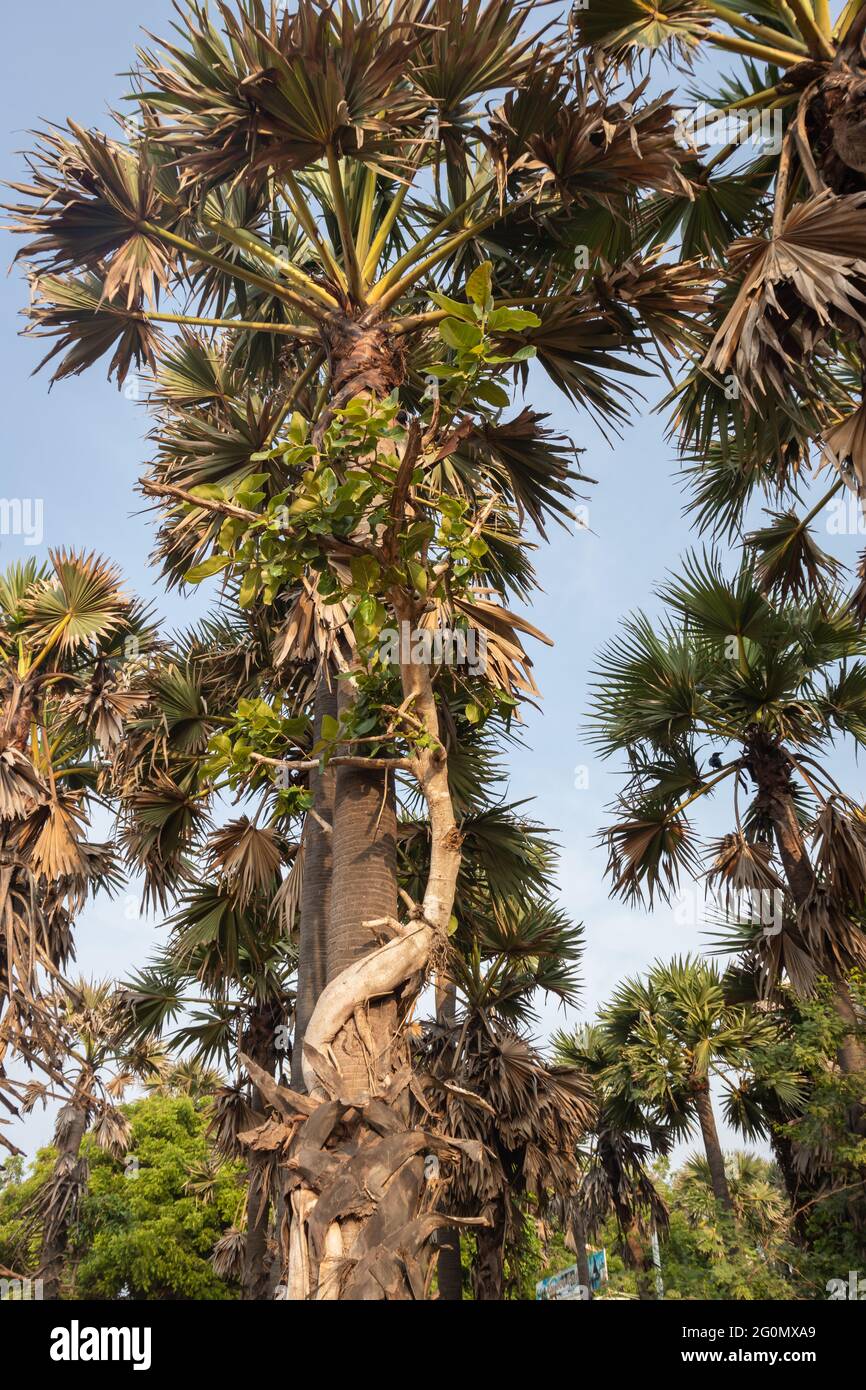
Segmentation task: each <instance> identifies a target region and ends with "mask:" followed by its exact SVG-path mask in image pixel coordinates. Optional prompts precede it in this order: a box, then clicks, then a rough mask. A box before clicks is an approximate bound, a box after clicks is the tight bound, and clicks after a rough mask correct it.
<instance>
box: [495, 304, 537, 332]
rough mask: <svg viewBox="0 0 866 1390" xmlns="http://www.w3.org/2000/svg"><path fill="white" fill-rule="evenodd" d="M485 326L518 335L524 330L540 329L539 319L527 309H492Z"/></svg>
mask: <svg viewBox="0 0 866 1390" xmlns="http://www.w3.org/2000/svg"><path fill="white" fill-rule="evenodd" d="M487 326H488V328H489V329H490V331H491V332H493V331H494V330H495V329H497V330H499V331H500V332H502V333H506V332H507V333H520V332H521V331H522V330H523V329H524V328H540V327H541V319H540V318H539V317H538V315H537V314H533V313H531V312H530V310H529V309H494V311H493V313H492V314H491V315H490V318H489V319H488V320H487Z"/></svg>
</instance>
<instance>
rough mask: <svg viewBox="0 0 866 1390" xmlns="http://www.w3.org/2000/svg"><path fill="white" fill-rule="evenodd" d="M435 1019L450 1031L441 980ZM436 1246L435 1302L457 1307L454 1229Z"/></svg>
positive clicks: (449, 1001)
mask: <svg viewBox="0 0 866 1390" xmlns="http://www.w3.org/2000/svg"><path fill="white" fill-rule="evenodd" d="M436 1017H437V1019H438V1021H439V1022H440V1023H441V1024H442V1025H443V1026H445V1027H453V1026H454V1024H455V1022H456V1020H457V991H456V989H455V987H454V985H453V983H452V982H451V981H450V980H448V979H445V978H444V977H443V976H440V977H439V979H438V980H437V982H436ZM438 1243H439V1255H438V1258H437V1261H436V1278H437V1283H438V1285H439V1298H440V1300H442V1301H443V1302H446V1303H459V1302H460V1301H461V1300H462V1298H463V1264H462V1262H461V1259H460V1232H459V1230H458V1229H457V1227H456V1226H449V1227H447V1228H446V1229H445V1230H443V1231H440V1233H439V1242H438Z"/></svg>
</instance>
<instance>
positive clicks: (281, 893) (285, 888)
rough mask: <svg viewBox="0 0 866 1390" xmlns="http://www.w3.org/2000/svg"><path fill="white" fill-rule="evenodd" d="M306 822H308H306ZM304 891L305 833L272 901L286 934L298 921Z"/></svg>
mask: <svg viewBox="0 0 866 1390" xmlns="http://www.w3.org/2000/svg"><path fill="white" fill-rule="evenodd" d="M305 824H306V823H305ZM303 891H304V833H303V831H302V832H301V839H300V843H299V845H298V848H297V851H296V853H295V856H294V859H293V860H292V866H291V868H290V869H289V872H288V873H287V874H286V876H285V878H284V879H283V881H282V883H281V884H280V886H279V888H278V889H277V891H276V893H275V894H274V899H273V902H272V903H271V911H272V912H273V913H274V915H275V916H276V918H277V920H278V921H279V922H280V924H281V926H282V930H283V933H284V935H285V936H290V935H291V933H292V932H293V931H294V930H295V927H296V925H297V922H298V912H299V911H300V907H301V894H302V893H303Z"/></svg>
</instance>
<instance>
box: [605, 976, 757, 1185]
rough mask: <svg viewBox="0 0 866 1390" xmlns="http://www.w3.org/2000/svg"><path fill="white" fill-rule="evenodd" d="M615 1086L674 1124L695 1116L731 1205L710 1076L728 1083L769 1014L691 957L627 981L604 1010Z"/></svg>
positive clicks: (679, 1126) (683, 1125)
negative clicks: (745, 1004) (735, 999)
mask: <svg viewBox="0 0 866 1390" xmlns="http://www.w3.org/2000/svg"><path fill="white" fill-rule="evenodd" d="M600 1020H601V1028H602V1030H603V1032H604V1034H605V1037H606V1039H607V1045H608V1049H609V1052H610V1055H611V1058H612V1060H611V1063H610V1067H609V1073H608V1075H609V1077H610V1080H611V1083H612V1085H613V1088H614V1090H615V1091H620V1092H624V1093H626V1094H627V1093H628V1092H629V1091H631V1092H633V1094H634V1095H635V1097H636V1098H637V1099H638V1101H639V1102H641V1103H643V1104H644V1105H645V1106H646V1107H647V1109H648V1110H649V1111H650V1112H651V1113H652V1114H653V1115H654V1116H655V1118H656V1119H657V1120H658V1121H659V1122H660V1123H664V1124H667V1125H669V1126H670V1127H671V1128H672V1130H673V1131H674V1132H675V1133H676V1132H680V1133H687V1132H688V1131H689V1130H690V1129H691V1128H692V1126H693V1124H694V1122H695V1121H697V1123H698V1125H699V1127H700V1132H701V1137H702V1139H703V1142H704V1150H705V1152H706V1158H707V1163H708V1165H709V1170H710V1173H711V1175H712V1185H713V1192H714V1193H715V1196H716V1198H717V1200H718V1201H719V1202H720V1203H721V1204H722V1206H723V1207H725V1208H726V1209H727V1210H728V1211H733V1205H732V1202H731V1194H730V1190H729V1187H728V1182H727V1178H726V1175H725V1160H724V1155H723V1153H722V1146H721V1142H720V1140H719V1134H718V1128H717V1125H716V1118H715V1113H714V1110H713V1102H712V1095H711V1091H710V1082H711V1080H712V1079H713V1078H715V1079H717V1080H718V1081H720V1082H721V1083H722V1085H723V1086H725V1087H726V1088H727V1087H730V1086H731V1085H732V1084H735V1080H736V1078H737V1076H738V1075H739V1072H740V1071H741V1070H742V1069H743V1068H744V1067H745V1065H746V1063H747V1062H748V1059H749V1055H750V1053H751V1051H752V1049H753V1048H755V1047H758V1046H760V1044H761V1042H762V1041H766V1040H768V1039H769V1037H770V1035H771V1032H772V1029H771V1025H770V1024H769V1023H768V1021H767V1020H766V1019H764V1018H762V1017H761V1016H760V1015H756V1014H754V1013H752V1012H750V1011H749V1010H747V1009H745V1008H741V1007H739V1006H737V1005H732V1004H730V1003H728V1001H727V1000H726V998H725V994H724V990H723V987H722V978H721V975H720V973H719V972H718V970H717V969H716V968H715V967H714V966H712V965H708V964H705V963H704V962H702V961H699V960H695V959H692V958H689V957H686V958H685V959H683V960H674V961H672V962H671V963H670V964H662V963H661V962H659V963H657V964H656V965H654V966H653V968H652V970H650V972H649V974H648V975H647V977H646V979H645V980H643V979H632V980H626V981H625V982H624V983H623V984H621V985H619V986H618V987H617V989H616V990H615V991H614V994H613V997H612V999H611V1001H610V1003H608V1004H607V1005H605V1007H604V1008H603V1009H602V1010H601V1013H600Z"/></svg>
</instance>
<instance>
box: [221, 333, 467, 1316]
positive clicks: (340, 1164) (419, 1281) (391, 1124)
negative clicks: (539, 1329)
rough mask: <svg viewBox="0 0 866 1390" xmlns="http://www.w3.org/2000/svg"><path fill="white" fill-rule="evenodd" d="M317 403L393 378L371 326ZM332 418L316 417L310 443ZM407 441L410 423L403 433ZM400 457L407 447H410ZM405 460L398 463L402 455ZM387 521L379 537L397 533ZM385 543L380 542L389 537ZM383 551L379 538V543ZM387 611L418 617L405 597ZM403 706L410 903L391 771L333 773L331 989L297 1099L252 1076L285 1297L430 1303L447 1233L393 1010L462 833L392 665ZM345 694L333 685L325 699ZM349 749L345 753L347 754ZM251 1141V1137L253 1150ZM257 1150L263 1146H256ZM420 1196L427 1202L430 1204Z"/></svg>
mask: <svg viewBox="0 0 866 1390" xmlns="http://www.w3.org/2000/svg"><path fill="white" fill-rule="evenodd" d="M329 346H330V352H331V362H330V366H331V383H332V387H331V389H332V396H331V401H330V409H333V407H334V406H335V405H337V404H339V403H340V402H341V401H343V400H349V399H351V398H352V396H354V395H356V394H358V393H359V392H370V393H371V394H373V395H378V396H382V395H385V394H387V392H388V391H389V390H390V389H391V388H392V387H393V386H394V385H397V384H399V382H400V380H402V372H403V364H402V359H401V357H400V354H399V350H398V349H397V348H395V347H394V345H393V344H391V343H389V341H388V338H387V334H386V333H385V332H384V330H383V329H382V328H381V326H378V327H377V326H373V327H372V328H371V327H369V326H367V327H364V326H363V325H360V326H359V325H358V324H354V325H352V324H342V325H339V324H338V325H336V327H335V326H334V325H333V324H332V325H331V326H330V328H329ZM328 413H329V411H328V410H327V409H326V410H325V411H324V412H323V414H322V416H321V417H320V420H319V423H318V425H317V428H316V432H315V437H318V438H321V435H322V431H323V428H324V427H325V426H326V423H327V418H328ZM415 431H416V434H415V439H416V443H417V439H418V435H417V426H416V427H415ZM407 448H408V445H407ZM410 462H411V460H410ZM398 512H399V515H397V516H395V517H394V518H393V526H391V527H389V528H388V531H387V534H389V535H390V534H392V533H393V535H394V537H396V534H397V530H396V528H397V527H399V525H400V524H401V523H402V521H403V509H402V505H401V504H399V503H398ZM389 543H390V542H389ZM382 548H383V550H384V549H385V542H383V543H382ZM393 601H394V609H395V612H394V616H395V618H396V620H397V624H398V629H399V624H400V623H401V622H402V621H403V620H404V619H405V620H408V621H410V623H414V622H417V619H418V617H419V614H420V605H419V607H418V609H417V611H416V608H415V607H414V606H413V603H412V601H411V600H410V599H409V597H408V596H407V594H406V593H405V591H403V590H402V589H397V590H395V592H394V595H393ZM400 677H401V683H402V686H403V697H404V704H403V708H404V709H407V710H408V709H409V708H410V707H411V711H412V713H411V718H412V721H413V727H414V728H415V729H419V730H420V731H422V732H424V733H426V734H427V739H426V740H425V741H424V742H423V743H422V744H421V745H420V746H419V747H418V748H417V749H416V750H415V751H413V753H412V755H411V757H410V758H407V759H406V760H405V762H406V767H405V770H406V771H410V772H411V773H412V774H413V775H414V777H415V779H416V781H417V784H418V786H419V787H420V790H421V793H422V795H423V797H424V800H425V803H426V806H427V812H428V815H429V821H430V840H431V848H430V867H429V872H428V877H427V883H426V887H425V892H424V899H423V902H421V903H419V904H417V905H413V907H412V908H411V910H410V913H409V916H408V920H406V919H404V920H402V921H401V920H400V919H399V918H398V915H397V904H398V893H397V876H396V829H397V827H396V798H395V792H394V783H393V776H392V774H391V772H390V769H389V770H388V772H387V774H385V775H383V772H382V771H380V770H374V769H371V768H367V767H362V766H358V765H357V764H355V765H352V766H346V765H345V764H344V765H341V766H340V767H339V768H338V769H337V776H336V780H335V788H334V829H333V837H332V878H331V904H330V924H329V932H328V943H327V975H328V982H327V984H326V986H325V988H324V990H323V991H322V992H321V994H320V995H319V997H318V1000H317V1001H316V1004H315V1007H314V1009H313V1012H312V1015H311V1017H310V1018H309V1020H308V1022H307V1026H306V1030H305V1036H304V1042H303V1046H302V1047H301V1048H300V1053H301V1067H302V1071H303V1079H304V1082H305V1084H306V1089H307V1092H308V1095H306V1096H305V1095H303V1094H301V1092H299V1091H294V1090H288V1089H287V1088H285V1087H281V1086H276V1085H275V1084H274V1083H273V1079H272V1078H270V1077H267V1076H266V1075H264V1073H262V1072H261V1070H260V1069H259V1068H256V1066H255V1063H253V1062H251V1061H250V1062H248V1063H247V1062H245V1065H246V1064H248V1065H249V1067H251V1068H252V1071H251V1075H253V1077H254V1079H255V1080H256V1081H257V1083H258V1084H259V1085H260V1086H261V1087H262V1089H263V1091H264V1094H265V1096H266V1098H267V1100H268V1103H269V1105H270V1106H271V1108H272V1110H274V1111H275V1112H276V1113H277V1115H278V1116H280V1117H281V1119H282V1120H283V1121H285V1120H286V1119H288V1118H289V1117H294V1119H295V1123H293V1124H292V1126H291V1128H289V1126H288V1125H286V1126H285V1129H286V1134H285V1147H284V1149H283V1153H284V1154H285V1162H284V1164H283V1166H282V1168H281V1170H280V1175H281V1195H282V1197H283V1198H284V1199H285V1202H286V1210H287V1212H288V1213H289V1214H290V1221H289V1224H288V1232H287V1235H288V1250H287V1279H286V1296H287V1298H288V1299H289V1300H291V1301H295V1300H306V1299H317V1300H325V1299H344V1300H347V1301H350V1300H357V1299H363V1300H374V1299H375V1300H378V1299H389V1300H398V1299H413V1298H414V1299H419V1298H425V1297H427V1294H428V1290H429V1282H430V1277H431V1270H432V1259H433V1253H434V1250H433V1245H432V1238H433V1235H434V1233H435V1232H436V1231H438V1230H439V1229H440V1228H441V1227H442V1226H443V1225H445V1224H448V1223H449V1218H448V1217H445V1216H444V1215H442V1214H440V1213H438V1212H437V1211H436V1210H435V1205H436V1199H435V1191H434V1192H432V1193H431V1192H430V1188H429V1187H428V1183H429V1182H430V1181H435V1179H436V1173H435V1164H434V1165H430V1164H428V1162H427V1160H428V1158H437V1159H438V1158H440V1157H442V1158H445V1160H446V1161H448V1162H454V1161H458V1159H459V1157H460V1153H461V1149H460V1145H459V1143H458V1141H445V1140H443V1139H441V1137H439V1136H437V1135H435V1134H432V1133H427V1132H425V1131H424V1130H423V1129H422V1128H421V1127H420V1126H419V1125H418V1124H417V1123H415V1122H414V1118H413V1108H414V1106H415V1105H417V1103H418V1101H417V1086H415V1085H414V1079H413V1076H412V1071H411V1065H410V1054H409V1045H408V1042H407V1040H406V1038H405V1035H404V1033H403V1031H402V1029H401V1028H398V1011H399V1014H400V1016H402V1015H405V1014H406V1012H407V1010H408V1009H409V1008H410V1007H411V1005H412V1003H413V1002H414V1000H415V998H416V997H417V994H418V992H419V990H420V988H421V985H422V983H423V981H424V979H425V978H426V975H427V972H428V969H429V967H430V964H431V957H433V956H434V954H435V955H437V956H438V954H439V953H442V954H443V955H444V952H445V950H446V947H447V934H448V924H449V920H450V917H451V913H452V911H453V905H454V894H455V892H456V884H457V874H458V871H459V867H460V859H461V840H462V837H461V835H460V833H459V830H458V827H457V825H456V821H455V817H454V810H453V806H452V802H451V794H450V786H449V781H448V767H447V759H446V754H445V749H444V747H443V746H442V744H441V743H440V742H439V723H438V711H437V707H436V701H435V696H434V692H433V687H432V678H431V673H430V670H429V669H428V668H427V667H426V666H423V665H422V666H414V665H412V664H411V663H407V664H406V665H401V669H400ZM352 699H353V691H352V687H351V685H350V684H349V683H348V682H347V681H345V680H344V681H342V682H341V688H340V695H339V698H338V704H339V705H340V706H341V707H342V708H345V706H346V704H347V702H350V701H351V700H352ZM351 751H354V750H351ZM256 1142H257V1141H256V1140H255V1139H253V1140H252V1141H251V1144H252V1147H253V1148H255V1145H256ZM262 1143H263V1147H266V1144H267V1137H266V1136H265V1137H264V1138H263V1140H262ZM428 1193H429V1194H430V1196H429V1198H428Z"/></svg>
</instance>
